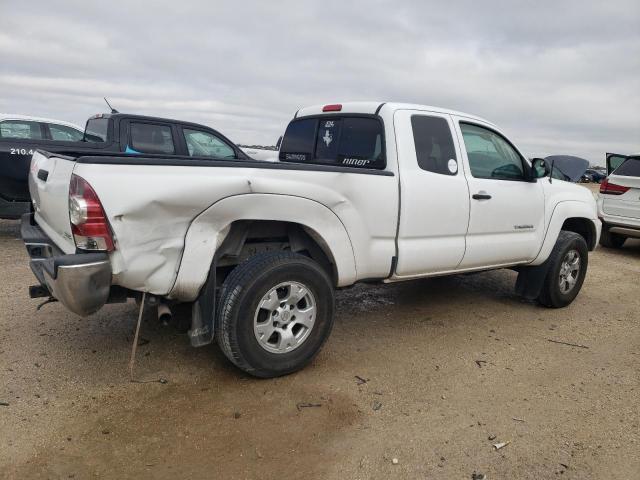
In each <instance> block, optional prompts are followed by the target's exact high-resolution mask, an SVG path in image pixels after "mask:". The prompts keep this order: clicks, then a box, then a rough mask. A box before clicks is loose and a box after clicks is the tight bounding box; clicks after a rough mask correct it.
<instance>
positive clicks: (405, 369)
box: [0, 221, 640, 480]
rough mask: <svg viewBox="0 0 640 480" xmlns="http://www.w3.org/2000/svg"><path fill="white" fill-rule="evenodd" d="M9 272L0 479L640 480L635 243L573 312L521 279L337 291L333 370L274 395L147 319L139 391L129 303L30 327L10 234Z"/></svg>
mask: <svg viewBox="0 0 640 480" xmlns="http://www.w3.org/2000/svg"><path fill="white" fill-rule="evenodd" d="M0 265H1V266H0V272H1V274H2V280H1V283H0V295H1V299H0V302H1V303H0V402H2V403H1V404H0V478H9V479H26V478H76V479H84V478H159V479H164V478H194V479H198V478H224V479H235V478H248V479H249V478H261V479H283V478H305V479H315V478H322V479H360V478H362V479H366V478H375V479H378V478H379V479H383V478H384V479H386V478H411V479H412V478H446V479H470V478H471V476H472V474H473V473H474V472H478V473H483V474H486V475H487V478H488V479H490V480H492V479H498V478H501V479H548V478H563V479H567V478H568V479H578V478H579V479H585V478H607V479H632V478H633V479H635V478H638V472H640V428H639V426H640V389H639V387H640V287H639V286H638V283H639V282H640V242H638V241H633V242H631V241H629V242H627V245H626V246H625V247H624V248H623V249H622V250H620V251H611V250H604V249H602V248H598V249H597V250H596V251H595V252H594V253H593V254H592V255H591V256H590V260H589V271H588V274H587V278H586V281H585V284H584V287H583V289H582V292H581V293H580V295H579V297H578V298H577V299H576V301H575V302H574V303H573V304H572V305H571V306H569V307H568V308H565V309H561V310H549V309H545V308H542V307H539V306H538V305H536V304H534V303H532V302H527V301H523V300H521V299H520V298H518V297H517V296H515V294H514V293H513V286H514V282H515V273H513V272H510V271H494V272H489V273H481V274H477V275H470V276H457V277H449V278H438V279H430V280H422V281H415V282H408V283H403V284H395V285H389V286H365V285H359V286H356V287H354V288H351V289H347V290H343V291H340V292H339V293H338V295H337V298H338V301H337V302H338V303H337V307H338V308H337V312H338V315H337V318H336V324H335V328H334V330H333V334H332V336H331V338H330V340H329V341H328V342H327V344H326V346H325V348H324V349H323V351H322V352H321V354H320V355H319V356H318V357H317V359H316V360H315V361H314V362H313V364H312V365H310V366H309V367H308V368H306V369H305V370H303V371H302V372H299V373H297V374H294V375H291V376H288V377H285V378H279V379H275V380H257V379H254V378H251V377H248V376H246V375H244V374H242V373H240V372H239V371H238V370H236V369H235V368H233V367H232V366H231V365H230V363H229V362H228V361H227V360H226V359H225V358H224V357H223V355H222V354H221V353H220V352H219V351H218V349H217V347H214V346H210V347H204V348H201V349H193V348H191V347H190V346H189V344H188V340H187V338H186V336H185V335H184V334H180V333H178V331H177V330H176V329H174V328H172V327H163V326H161V325H160V324H158V322H157V320H156V319H155V318H153V316H152V315H148V316H147V317H146V318H145V322H144V323H143V327H142V334H141V336H142V338H143V340H142V341H141V343H142V344H143V345H141V346H140V348H139V351H138V360H137V366H136V376H137V377H138V379H139V380H143V381H147V383H144V382H139V383H131V382H129V377H128V370H127V363H128V360H129V350H130V347H131V342H132V337H133V330H134V326H135V320H136V315H137V309H136V306H135V303H133V302H130V303H127V304H121V305H113V306H108V307H106V308H104V309H102V310H101V311H100V312H99V313H98V314H96V315H95V316H93V317H91V318H89V319H81V318H79V317H76V316H74V315H73V314H70V313H69V312H67V311H66V310H65V309H64V308H63V307H62V306H61V305H59V304H55V303H54V304H49V305H46V306H44V307H43V308H42V309H41V310H39V311H37V310H36V307H37V305H38V304H39V303H40V301H39V300H31V299H29V298H28V295H27V288H26V287H27V286H28V285H32V284H34V278H32V274H31V272H30V270H29V267H28V262H27V255H26V252H25V250H24V247H23V245H22V242H21V241H20V239H19V233H18V225H17V222H9V221H0ZM550 340H555V341H561V342H568V343H573V344H576V345H582V347H580V346H569V345H564V344H560V343H554V342H551V341H550ZM160 379H162V382H160V381H159V380H160ZM305 405H306V406H305ZM309 405H311V406H309ZM498 442H510V443H509V444H508V445H507V446H505V447H504V448H502V449H500V450H496V449H495V448H494V446H493V444H495V443H498ZM394 459H397V462H395V461H394Z"/></svg>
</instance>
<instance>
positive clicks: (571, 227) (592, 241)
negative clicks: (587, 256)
mask: <svg viewBox="0 0 640 480" xmlns="http://www.w3.org/2000/svg"><path fill="white" fill-rule="evenodd" d="M562 230H567V231H569V232H574V233H577V234H578V235H581V236H582V237H583V238H584V241H585V242H587V246H588V247H589V250H593V249H594V248H595V246H596V227H595V226H594V225H593V222H592V221H591V220H589V219H588V218H583V217H575V218H567V219H566V220H565V221H564V223H563V224H562Z"/></svg>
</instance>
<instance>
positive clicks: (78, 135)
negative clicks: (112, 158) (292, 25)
mask: <svg viewBox="0 0 640 480" xmlns="http://www.w3.org/2000/svg"><path fill="white" fill-rule="evenodd" d="M52 122H54V121H53V120H51V121H49V120H34V119H31V120H25V119H16V118H15V116H12V117H11V118H8V117H7V118H5V119H3V120H2V121H1V122H0V133H1V136H0V218H20V216H21V215H22V214H24V213H26V212H29V210H30V197H29V188H28V184H27V180H28V172H29V164H30V162H31V155H32V154H33V152H34V151H36V150H37V149H45V150H47V151H48V152H55V153H60V154H63V155H79V154H80V153H86V154H92V155H93V154H96V155H99V154H105V153H125V154H127V155H138V154H145V155H147V154H153V155H175V156H183V157H202V158H226V159H247V158H248V157H247V155H246V154H245V153H244V152H242V150H240V148H238V147H237V146H236V145H234V144H233V142H231V140H229V139H228V138H226V137H225V136H224V135H222V134H221V133H219V132H217V131H216V130H214V129H212V128H209V127H206V126H204V125H199V124H196V123H189V122H183V121H179V120H169V119H166V118H158V117H145V116H142V115H130V114H124V113H113V114H100V115H96V116H94V117H91V118H90V119H89V120H88V121H87V124H86V127H85V131H84V132H83V131H82V130H81V129H80V128H79V127H76V126H74V125H71V124H63V123H52Z"/></svg>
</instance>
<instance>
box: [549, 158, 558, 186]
mask: <svg viewBox="0 0 640 480" xmlns="http://www.w3.org/2000/svg"><path fill="white" fill-rule="evenodd" d="M554 163H556V159H555V158H554V159H553V160H551V171H550V172H549V183H553V182H552V181H551V180H552V179H553V164H554Z"/></svg>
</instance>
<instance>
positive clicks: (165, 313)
mask: <svg viewBox="0 0 640 480" xmlns="http://www.w3.org/2000/svg"><path fill="white" fill-rule="evenodd" d="M172 317H173V314H172V313H171V309H170V308H169V307H168V306H167V304H166V303H159V304H158V321H159V322H161V323H162V324H163V325H165V326H166V325H169V322H170V321H171V318H172Z"/></svg>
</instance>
